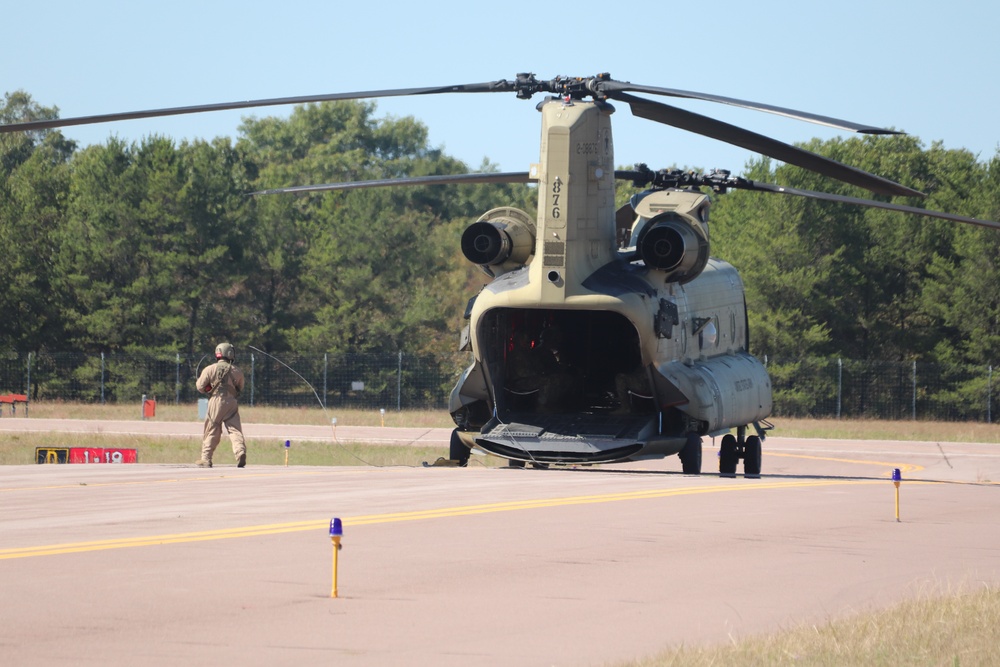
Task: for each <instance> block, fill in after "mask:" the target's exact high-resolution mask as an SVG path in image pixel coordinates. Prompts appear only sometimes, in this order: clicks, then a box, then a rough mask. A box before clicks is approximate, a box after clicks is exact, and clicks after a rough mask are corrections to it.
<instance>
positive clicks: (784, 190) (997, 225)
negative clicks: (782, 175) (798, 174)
mask: <svg viewBox="0 0 1000 667" xmlns="http://www.w3.org/2000/svg"><path fill="white" fill-rule="evenodd" d="M738 180H739V183H738V184H731V185H730V187H733V188H737V189H740V190H756V191H763V192H776V193H778V194H783V195H793V196H796V197H808V198H810V199H820V200H823V201H832V202H838V203H840V204H853V205H855V206H869V207H872V208H883V209H885V210H887V211H899V212H901V213H913V214H915V215H925V216H927V217H929V218H939V219H941V220H950V221H952V222H964V223H966V224H969V225H978V226H980V227H989V228H991V229H1000V222H993V221H992V220H980V219H979V218H970V217H967V216H964V215H954V214H952V213H942V212H941V211H931V210H929V209H925V208H917V207H915V206H902V205H900V204H890V203H887V202H881V201H875V200H873V199H859V198H857V197H845V196H844V195H835V194H829V193H826V192H815V191H813V190H801V189H799V188H789V187H785V186H783V185H775V184H773V183H761V182H759V181H751V180H749V179H745V178H741V179H738Z"/></svg>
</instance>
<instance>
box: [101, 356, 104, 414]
mask: <svg viewBox="0 0 1000 667" xmlns="http://www.w3.org/2000/svg"><path fill="white" fill-rule="evenodd" d="M101 405H104V353H103V352H101Z"/></svg>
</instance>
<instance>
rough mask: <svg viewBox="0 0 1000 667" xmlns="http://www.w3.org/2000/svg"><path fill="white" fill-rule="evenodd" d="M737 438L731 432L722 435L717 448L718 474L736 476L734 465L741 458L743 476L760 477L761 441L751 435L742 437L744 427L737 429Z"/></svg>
mask: <svg viewBox="0 0 1000 667" xmlns="http://www.w3.org/2000/svg"><path fill="white" fill-rule="evenodd" d="M737 432H738V433H739V440H737V439H736V436H734V435H733V434H731V433H727V434H726V435H724V436H723V437H722V444H721V446H720V448H719V476H720V477H736V466H737V464H738V463H739V460H740V459H743V475H744V477H750V478H756V477H760V466H761V443H760V438H759V437H757V436H756V435H751V436H750V437H749V438H746V439H744V432H745V430H744V428H739V429H737Z"/></svg>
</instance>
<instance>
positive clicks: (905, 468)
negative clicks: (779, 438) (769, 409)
mask: <svg viewBox="0 0 1000 667" xmlns="http://www.w3.org/2000/svg"><path fill="white" fill-rule="evenodd" d="M767 456H784V457H786V458H790V459H809V460H811V461H835V462H837V463H857V464H860V465H872V466H888V467H890V468H899V471H900V472H917V471H918V470H923V469H924V466H918V465H917V464H915V463H886V462H885V461H865V460H861V459H845V458H836V457H832V456H810V455H808V454H782V453H780V452H767ZM889 474H890V475H891V474H892V471H891V470H890V471H889Z"/></svg>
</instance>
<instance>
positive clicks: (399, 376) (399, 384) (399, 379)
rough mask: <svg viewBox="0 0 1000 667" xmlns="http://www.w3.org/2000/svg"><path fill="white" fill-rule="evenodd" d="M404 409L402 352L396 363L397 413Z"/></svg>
mask: <svg viewBox="0 0 1000 667" xmlns="http://www.w3.org/2000/svg"><path fill="white" fill-rule="evenodd" d="M402 409H403V352H402V350H400V352H399V358H398V360H397V361H396V412H399V411H401V410H402Z"/></svg>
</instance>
